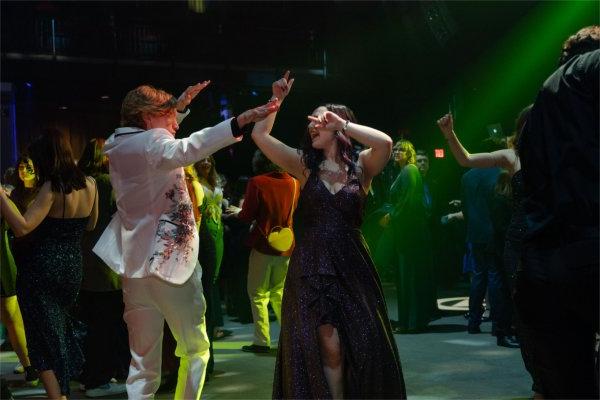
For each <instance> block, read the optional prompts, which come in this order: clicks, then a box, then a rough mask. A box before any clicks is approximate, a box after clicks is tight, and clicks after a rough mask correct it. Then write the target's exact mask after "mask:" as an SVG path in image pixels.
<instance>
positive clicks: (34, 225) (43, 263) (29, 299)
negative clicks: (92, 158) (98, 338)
mask: <svg viewBox="0 0 600 400" xmlns="http://www.w3.org/2000/svg"><path fill="white" fill-rule="evenodd" d="M29 154H30V155H31V158H32V160H33V163H34V165H36V166H37V168H38V173H39V180H40V182H43V183H42V185H41V187H40V191H39V192H38V194H37V196H36V198H35V200H34V202H33V203H32V204H31V206H30V207H29V208H28V209H27V212H26V213H25V214H24V215H21V213H20V212H19V211H18V210H17V209H16V207H15V206H14V204H13V203H12V202H11V201H10V200H9V199H8V197H7V196H6V194H5V193H4V191H0V206H1V211H2V215H3V216H4V218H5V219H6V221H7V222H8V224H9V226H10V227H11V229H12V230H13V232H14V233H15V236H16V237H18V238H20V240H19V244H18V245H19V246H23V249H27V251H19V252H17V253H18V254H19V257H18V259H17V260H16V262H17V265H18V271H17V295H18V296H19V299H20V305H21V312H22V314H23V321H24V323H25V332H26V336H27V347H28V348H29V357H30V359H31V364H32V366H33V367H35V368H36V369H37V370H38V371H39V372H40V378H41V379H42V382H43V383H44V387H45V389H46V393H47V394H48V397H50V398H51V399H59V398H66V396H67V395H68V394H69V381H70V379H71V378H72V377H74V376H76V375H77V374H79V372H80V369H81V364H82V361H83V360H82V355H81V349H80V348H79V346H78V345H77V342H76V340H75V336H74V334H73V327H72V323H71V319H70V316H69V309H70V308H71V306H72V305H73V304H74V303H75V299H76V297H77V293H78V292H79V287H80V285H81V275H82V267H81V236H82V234H83V232H84V230H92V229H93V228H94V226H95V225H96V219H97V217H98V199H97V196H96V184H95V182H94V180H93V179H91V178H86V177H85V175H84V174H83V172H81V171H80V170H79V169H78V168H77V166H76V165H75V162H74V160H73V156H72V151H71V146H70V144H69V140H68V136H66V135H65V134H64V133H61V132H59V131H57V130H48V131H47V132H44V134H43V135H42V136H40V138H39V139H37V140H35V141H34V142H33V143H32V145H31V146H30V148H29Z"/></svg>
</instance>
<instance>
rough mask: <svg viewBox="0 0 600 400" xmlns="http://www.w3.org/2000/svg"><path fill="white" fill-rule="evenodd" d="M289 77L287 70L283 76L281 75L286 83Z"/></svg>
mask: <svg viewBox="0 0 600 400" xmlns="http://www.w3.org/2000/svg"><path fill="white" fill-rule="evenodd" d="M289 77H290V71H289V70H287V71H285V74H283V79H285V80H286V81H287V80H288V78H289Z"/></svg>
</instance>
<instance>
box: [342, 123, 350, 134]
mask: <svg viewBox="0 0 600 400" xmlns="http://www.w3.org/2000/svg"><path fill="white" fill-rule="evenodd" d="M349 123H350V121H348V120H346V123H345V124H344V127H343V128H342V134H343V135H345V134H346V129H348V124H349Z"/></svg>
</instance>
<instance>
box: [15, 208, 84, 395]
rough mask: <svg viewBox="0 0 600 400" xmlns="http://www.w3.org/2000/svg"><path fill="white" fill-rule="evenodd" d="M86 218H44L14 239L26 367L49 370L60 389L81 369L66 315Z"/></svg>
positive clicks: (77, 283) (77, 278) (78, 277)
mask: <svg viewBox="0 0 600 400" xmlns="http://www.w3.org/2000/svg"><path fill="white" fill-rule="evenodd" d="M87 221H88V217H83V218H51V217H46V219H44V220H43V221H42V223H41V224H40V225H39V226H38V227H37V228H36V229H35V230H34V231H32V232H31V233H30V234H28V235H26V236H24V237H22V238H19V240H17V241H16V242H15V244H16V245H17V246H19V251H17V252H15V253H16V254H18V256H17V260H16V261H17V265H18V271H17V295H18V296H19V305H20V307H21V313H22V314H23V322H24V324H25V334H26V338H27V348H28V350H29V358H30V360H31V365H32V366H33V367H35V368H36V369H37V370H38V371H46V370H53V371H54V373H55V375H56V378H57V380H58V383H59V385H60V389H61V393H62V394H63V395H68V394H69V381H70V380H71V378H74V377H77V376H78V375H79V373H80V372H81V367H82V364H83V354H82V352H81V348H80V346H79V344H78V343H77V341H76V339H75V335H74V331H73V323H72V320H71V316H70V314H69V312H70V308H71V307H72V306H73V304H74V303H75V300H76V298H77V294H78V292H79V287H80V286H81V277H82V266H81V237H82V234H83V232H84V230H85V227H86V224H87Z"/></svg>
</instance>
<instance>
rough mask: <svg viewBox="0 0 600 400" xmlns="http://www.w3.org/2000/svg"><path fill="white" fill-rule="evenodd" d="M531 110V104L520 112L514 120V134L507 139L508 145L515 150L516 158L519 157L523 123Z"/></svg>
mask: <svg viewBox="0 0 600 400" xmlns="http://www.w3.org/2000/svg"><path fill="white" fill-rule="evenodd" d="M532 108H533V104H530V105H528V106H527V107H525V108H524V109H522V110H521V112H520V113H519V116H518V117H517V119H516V120H515V134H514V135H513V136H511V137H510V138H509V140H510V145H511V147H512V148H513V149H514V150H515V153H516V154H517V156H518V155H519V147H518V146H519V139H521V133H522V132H523V128H524V127H525V122H527V118H529V114H530V113H531V109H532Z"/></svg>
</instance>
